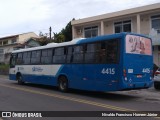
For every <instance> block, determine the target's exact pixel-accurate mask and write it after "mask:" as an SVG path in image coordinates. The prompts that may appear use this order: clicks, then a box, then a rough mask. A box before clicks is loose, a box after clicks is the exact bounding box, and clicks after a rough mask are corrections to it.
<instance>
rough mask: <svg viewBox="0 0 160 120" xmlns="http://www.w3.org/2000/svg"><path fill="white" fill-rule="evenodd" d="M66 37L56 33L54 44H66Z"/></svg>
mask: <svg viewBox="0 0 160 120" xmlns="http://www.w3.org/2000/svg"><path fill="white" fill-rule="evenodd" d="M64 40H65V36H64V35H63V34H62V33H58V34H57V33H54V42H55V43H61V42H64Z"/></svg>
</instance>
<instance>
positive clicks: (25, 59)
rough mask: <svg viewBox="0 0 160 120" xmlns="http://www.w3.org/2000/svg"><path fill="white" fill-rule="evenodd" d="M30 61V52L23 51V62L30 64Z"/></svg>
mask: <svg viewBox="0 0 160 120" xmlns="http://www.w3.org/2000/svg"><path fill="white" fill-rule="evenodd" d="M30 61H31V52H25V53H23V63H24V64H25V65H27V64H28V65H29V64H30Z"/></svg>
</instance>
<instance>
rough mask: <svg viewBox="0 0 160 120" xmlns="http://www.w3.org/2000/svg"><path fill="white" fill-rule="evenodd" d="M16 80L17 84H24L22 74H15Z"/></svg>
mask: <svg viewBox="0 0 160 120" xmlns="http://www.w3.org/2000/svg"><path fill="white" fill-rule="evenodd" d="M17 82H18V84H19V85H23V84H24V82H23V80H22V76H21V75H20V74H19V75H17Z"/></svg>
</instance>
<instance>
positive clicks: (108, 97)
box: [0, 76, 160, 120]
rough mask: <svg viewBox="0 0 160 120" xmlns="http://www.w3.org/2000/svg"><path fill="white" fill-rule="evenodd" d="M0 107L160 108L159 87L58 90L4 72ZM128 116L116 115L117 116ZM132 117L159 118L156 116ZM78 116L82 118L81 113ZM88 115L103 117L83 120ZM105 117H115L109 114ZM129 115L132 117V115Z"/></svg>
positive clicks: (1, 80) (123, 119) (50, 108)
mask: <svg viewBox="0 0 160 120" xmlns="http://www.w3.org/2000/svg"><path fill="white" fill-rule="evenodd" d="M0 111H106V112H111V111H113V112H114V111H115V112H120V111H160V91H156V90H155V89H154V88H150V89H147V90H132V91H119V92H107V93H99V92H87V91H79V90H70V92H69V93H62V92H60V91H58V89H57V88H56V87H51V86H44V85H34V84H25V85H18V84H17V82H15V81H10V80H8V78H7V77H6V76H0ZM73 114H74V112H73ZM75 114H76V113H75ZM86 114H87V112H86ZM93 114H94V113H93ZM128 118H129V117H120V118H119V119H122V120H125V119H128ZM136 118H140V119H144V120H146V119H159V118H157V117H136ZM0 119H4V120H8V119H15V118H0ZM42 119H43V118H42ZM45 119H46V118H45ZM47 119H53V118H47ZM54 119H55V118H54ZM57 119H62V120H63V119H64V118H60V117H58V118H57ZM70 119H71V118H69V117H67V118H65V120H70ZM73 119H75V118H73ZM79 119H86V118H85V117H81V118H79ZM89 119H91V120H94V119H100V120H101V119H106V118H105V117H101V118H95V117H94V118H93V117H92V118H91V117H89V118H87V120H89ZM109 119H115V118H113V117H109ZM129 119H133V120H134V119H135V118H134V117H132V118H129ZM76 120H77V118H76Z"/></svg>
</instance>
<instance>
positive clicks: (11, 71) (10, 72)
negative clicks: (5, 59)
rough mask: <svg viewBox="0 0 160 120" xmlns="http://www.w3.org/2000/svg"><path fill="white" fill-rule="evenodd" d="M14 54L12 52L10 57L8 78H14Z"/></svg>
mask: <svg viewBox="0 0 160 120" xmlns="http://www.w3.org/2000/svg"><path fill="white" fill-rule="evenodd" d="M16 57H17V55H16V54H12V55H11V58H10V69H9V78H10V80H16V75H15V74H16V73H15V65H16Z"/></svg>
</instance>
